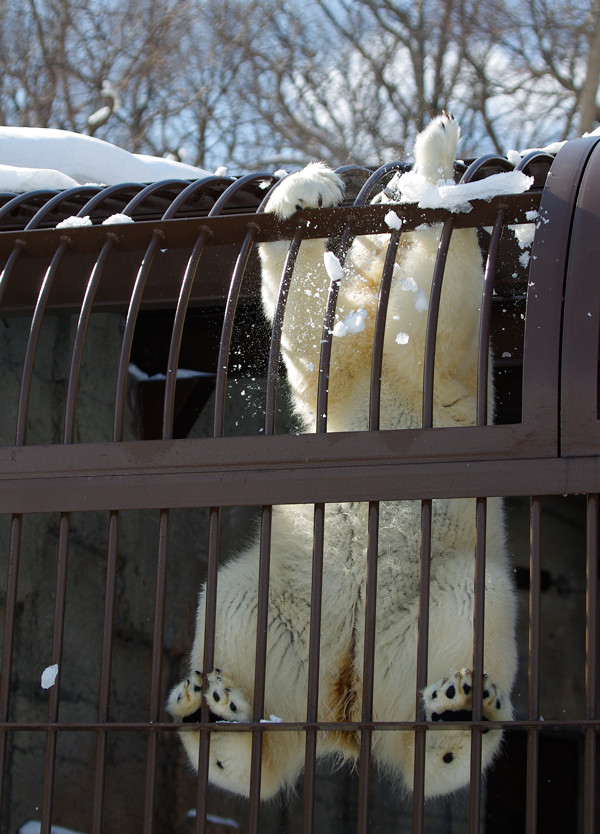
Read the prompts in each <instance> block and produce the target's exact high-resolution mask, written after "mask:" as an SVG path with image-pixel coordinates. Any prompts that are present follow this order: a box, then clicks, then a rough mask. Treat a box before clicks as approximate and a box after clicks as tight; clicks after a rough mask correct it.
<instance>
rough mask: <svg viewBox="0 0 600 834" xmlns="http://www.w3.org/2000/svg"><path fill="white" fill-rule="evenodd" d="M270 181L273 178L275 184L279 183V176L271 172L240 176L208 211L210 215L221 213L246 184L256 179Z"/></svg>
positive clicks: (214, 215)
mask: <svg viewBox="0 0 600 834" xmlns="http://www.w3.org/2000/svg"><path fill="white" fill-rule="evenodd" d="M260 180H263V181H269V180H271V181H272V183H273V184H276V183H277V178H276V177H274V176H273V174H269V173H256V174H246V176H244V177H240V178H239V179H237V180H235V182H232V183H231V185H230V186H229V187H228V188H226V189H225V191H224V192H223V193H222V194H221V196H220V197H219V199H218V200H217V201H216V203H215V204H214V206H213V207H212V208H211V210H210V211H209V212H208V216H209V217H216V215H218V214H220V213H221V212H222V211H223V209H224V208H225V207H226V205H227V203H229V202H230V201H231V198H232V197H234V196H235V195H236V194H237V193H238V192H239V191H243V190H244V188H246V186H247V185H248V184H249V183H251V182H255V181H260Z"/></svg>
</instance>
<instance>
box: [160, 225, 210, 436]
mask: <svg viewBox="0 0 600 834" xmlns="http://www.w3.org/2000/svg"><path fill="white" fill-rule="evenodd" d="M210 235H211V232H210V230H209V229H207V228H206V227H201V229H200V234H199V235H198V237H197V239H196V242H195V244H194V248H193V249H192V252H191V254H190V257H189V259H188V262H187V266H186V268H185V272H184V275H183V280H182V282H181V287H180V290H179V298H178V299H177V308H176V310H175V319H174V321H173V328H172V330H171V344H170V346H169V358H168V361H167V378H166V381H165V398H164V403H163V427H162V439H163V440H171V438H172V436H173V409H174V404H175V386H176V384H177V365H178V364H179V353H180V350H181V338H182V336H183V325H184V324H185V316H186V313H187V308H188V304H189V301H190V294H191V292H192V285H193V283H194V279H195V277H196V272H197V270H198V264H199V262H200V258H201V257H202V253H203V252H204V247H205V246H206V242H207V240H208V239H209V237H210Z"/></svg>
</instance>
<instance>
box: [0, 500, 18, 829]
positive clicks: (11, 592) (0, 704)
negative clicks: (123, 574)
mask: <svg viewBox="0 0 600 834" xmlns="http://www.w3.org/2000/svg"><path fill="white" fill-rule="evenodd" d="M22 524H23V517H22V516H20V515H13V517H12V520H11V527H10V544H9V551H8V575H7V580H6V599H5V606H6V608H5V612H4V634H3V638H2V665H1V667H0V723H2V724H5V723H7V722H8V712H9V707H10V685H11V678H12V664H13V653H14V644H15V625H16V619H17V587H18V581H19V557H20V548H21V528H22ZM7 745H8V733H7V732H6V730H4V729H3V730H2V731H1V732H0V820H2V804H3V799H4V776H5V773H6V753H7Z"/></svg>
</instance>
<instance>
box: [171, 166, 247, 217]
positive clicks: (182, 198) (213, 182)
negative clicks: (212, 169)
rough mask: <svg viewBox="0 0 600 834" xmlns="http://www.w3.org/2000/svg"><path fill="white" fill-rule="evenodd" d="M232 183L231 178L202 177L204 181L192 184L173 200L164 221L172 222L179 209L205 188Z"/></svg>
mask: <svg viewBox="0 0 600 834" xmlns="http://www.w3.org/2000/svg"><path fill="white" fill-rule="evenodd" d="M231 182H232V178H231V177H215V176H212V175H211V176H208V177H202V179H200V180H195V181H194V182H191V183H190V184H189V185H188V186H186V187H185V188H184V189H183V191H181V192H180V193H179V194H178V195H177V197H176V198H175V199H174V200H173V202H172V203H171V205H170V206H169V208H168V209H167V210H166V211H165V213H164V214H163V216H162V219H163V220H171V219H172V218H173V217H175V215H176V214H177V212H178V211H179V209H180V208H181V207H182V206H183V205H185V203H186V202H187V200H189V198H190V197H193V195H194V194H196V193H197V192H198V191H202V190H203V189H204V188H208V187H214V186H217V185H225V184H228V183H231ZM213 208H214V206H213Z"/></svg>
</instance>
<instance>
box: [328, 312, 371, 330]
mask: <svg viewBox="0 0 600 834" xmlns="http://www.w3.org/2000/svg"><path fill="white" fill-rule="evenodd" d="M367 315H368V313H367V311H366V310H363V309H362V308H361V309H360V310H358V311H357V312H354V310H351V311H350V312H349V313H348V315H347V316H346V318H345V319H344V320H343V321H338V322H337V324H336V325H335V327H334V328H333V335H334V336H348V335H353V334H355V333H362V331H363V330H364V329H365V321H366V318H367Z"/></svg>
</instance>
